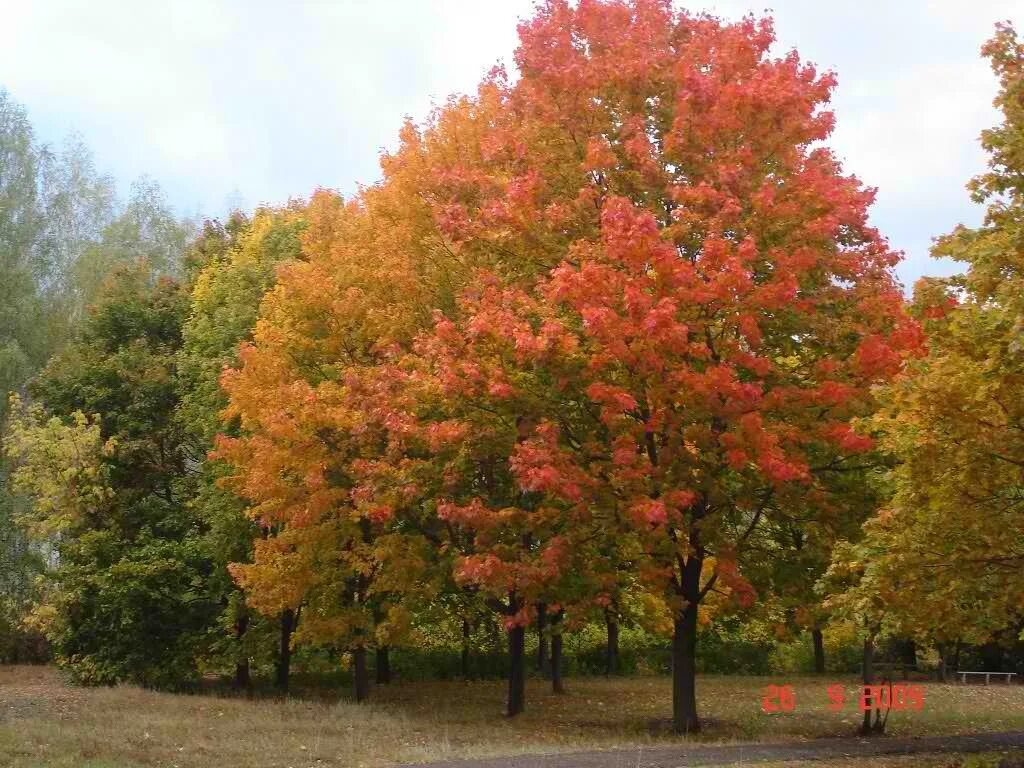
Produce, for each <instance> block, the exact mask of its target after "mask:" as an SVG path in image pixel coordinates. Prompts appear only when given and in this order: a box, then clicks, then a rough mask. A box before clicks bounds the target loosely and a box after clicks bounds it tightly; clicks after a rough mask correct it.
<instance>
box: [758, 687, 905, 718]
mask: <svg viewBox="0 0 1024 768" xmlns="http://www.w3.org/2000/svg"><path fill="white" fill-rule="evenodd" d="M825 693H826V695H827V696H828V708H829V710H830V711H832V712H840V711H842V710H843V709H844V708H845V707H846V706H847V701H848V699H851V698H852V701H853V702H855V703H856V704H857V706H858V708H859V709H860V711H861V712H867V711H870V710H872V709H891V710H893V711H897V712H898V711H900V710H910V711H914V712H920V711H921V710H922V709H924V688H923V687H922V686H920V685H913V684H907V683H887V684H885V685H865V686H861V687H860V689H859V695H857V696H855V697H848V696H847V692H846V687H845V686H843V685H841V684H839V683H835V684H833V685H830V686H828V688H827V689H826V690H825ZM761 711H762V712H765V713H767V714H775V713H779V712H795V711H796V692H795V691H794V690H793V686H792V685H769V686H767V687H766V688H765V689H764V696H763V697H762V698H761Z"/></svg>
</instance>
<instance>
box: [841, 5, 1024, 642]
mask: <svg viewBox="0 0 1024 768" xmlns="http://www.w3.org/2000/svg"><path fill="white" fill-rule="evenodd" d="M983 53H984V54H985V55H986V56H987V57H988V58H989V59H990V61H991V64H992V68H993V70H994V72H995V74H996V75H997V76H998V78H999V81H1000V91H999V94H998V96H997V98H996V101H995V104H996V106H997V107H998V108H999V109H1000V110H1001V111H1002V113H1003V117H1004V120H1003V123H1002V124H1001V125H1000V126H998V127H996V128H993V129H990V130H987V131H985V132H983V134H982V145H983V147H984V148H985V149H986V150H987V151H988V152H989V155H990V160H989V169H988V171H987V172H985V173H983V174H981V175H979V176H978V177H977V178H975V179H974V180H973V181H972V182H971V183H970V184H969V187H968V188H969V189H970V191H971V196H972V198H973V199H974V201H975V202H978V203H985V204H987V212H986V216H985V221H984V223H983V224H982V226H980V227H978V228H976V229H970V228H967V227H963V226H961V227H958V228H957V229H955V230H954V231H953V232H952V233H951V234H949V235H947V236H945V237H942V238H940V239H939V240H938V241H937V242H936V245H935V246H934V248H933V250H932V253H933V255H934V256H936V257H949V258H952V259H955V260H957V261H958V262H961V263H962V264H963V265H964V266H965V267H966V271H965V272H964V273H963V274H961V275H956V276H954V277H951V278H945V279H936V278H928V279H924V280H922V281H921V282H919V283H918V285H917V286H916V289H915V297H914V311H915V313H917V315H918V316H919V317H920V318H921V321H922V323H923V324H924V326H925V328H926V329H927V332H928V354H927V356H926V357H924V358H922V359H920V360H917V361H915V362H914V363H912V364H911V365H910V366H908V367H907V369H906V371H905V372H904V374H903V375H901V376H899V377H898V378H897V379H896V380H895V381H894V382H892V384H891V385H890V386H888V387H886V388H885V390H884V392H883V394H882V395H881V402H882V409H881V411H880V413H879V414H878V416H877V417H876V418H875V419H874V421H873V423H874V426H875V428H876V429H879V430H880V431H881V432H882V434H883V435H884V437H883V439H882V441H881V442H882V447H883V448H885V449H886V450H888V451H890V452H891V453H892V454H893V456H894V457H895V458H896V460H897V462H898V463H897V465H896V466H895V467H894V468H893V470H892V471H891V473H890V474H889V475H888V477H887V478H886V483H887V485H888V490H889V492H890V494H891V499H890V500H889V501H888V503H886V504H884V505H883V506H882V508H881V509H880V511H879V512H878V514H877V515H876V516H874V517H873V518H872V519H871V520H870V521H869V522H868V523H867V524H866V525H865V533H864V537H863V539H862V540H860V541H857V542H854V543H851V544H847V545H845V546H844V547H842V548H840V549H838V550H837V551H836V553H835V556H834V559H833V564H832V572H833V575H834V576H837V577H842V578H845V579H847V580H848V581H849V582H850V588H849V590H848V591H847V592H846V593H845V594H844V595H842V596H840V597H839V598H837V603H839V604H840V605H843V606H844V607H845V608H846V609H847V610H851V609H852V610H856V611H860V612H861V613H862V614H864V615H874V616H875V619H874V623H875V624H876V625H877V626H879V627H880V631H886V630H888V631H890V632H901V633H905V634H910V635H913V636H916V637H918V638H920V639H922V640H926V641H929V642H933V643H935V644H937V645H938V646H939V648H940V649H942V650H947V649H948V648H950V647H951V646H953V645H954V644H955V643H958V642H960V641H964V642H973V643H982V642H986V641H987V640H989V639H990V638H992V637H993V636H995V635H997V634H998V633H999V632H1000V631H1001V630H1003V629H1004V628H1006V627H1007V626H1014V625H1018V626H1019V622H1020V620H1021V614H1020V605H1021V598H1022V596H1024V582H1022V581H1021V579H1020V573H1021V569H1020V566H1021V563H1022V562H1024V552H1022V551H1021V549H1020V541H1021V531H1022V530H1024V516H1022V511H1024V508H1022V503H1024V496H1022V488H1024V439H1022V438H1024V410H1022V403H1024V388H1022V387H1024V344H1022V342H1021V339H1022V331H1024V300H1022V297H1024V272H1022V266H1024V245H1022V243H1024V183H1022V181H1021V179H1022V171H1024V45H1022V44H1021V43H1020V41H1019V40H1018V39H1017V36H1016V33H1015V31H1014V29H1013V28H1012V27H1011V26H1009V25H999V26H998V27H997V30H996V34H995V36H994V37H993V38H992V39H991V40H990V41H989V42H988V43H987V44H986V45H985V46H984V48H983Z"/></svg>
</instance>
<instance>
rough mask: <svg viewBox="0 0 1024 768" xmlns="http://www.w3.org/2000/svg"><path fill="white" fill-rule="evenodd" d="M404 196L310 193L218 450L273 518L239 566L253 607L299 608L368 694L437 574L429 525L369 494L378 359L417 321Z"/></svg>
mask: <svg viewBox="0 0 1024 768" xmlns="http://www.w3.org/2000/svg"><path fill="white" fill-rule="evenodd" d="M404 197H406V196H405V195H404V194H400V195H397V196H396V195H390V196H389V195H381V196H379V199H375V198H374V195H372V194H368V195H367V196H366V197H365V198H364V200H363V201H362V203H349V204H346V203H345V202H344V201H342V199H341V198H339V197H338V196H336V195H334V194H332V193H329V192H319V193H317V194H316V195H314V197H313V199H312V200H311V201H310V204H309V206H308V208H307V210H306V211H305V213H304V220H305V228H304V230H303V232H302V234H301V236H300V240H301V243H302V259H300V260H297V261H293V262H290V263H287V264H285V265H283V266H282V267H280V269H279V272H278V279H277V282H276V285H275V286H274V288H273V289H272V290H271V291H270V292H269V293H268V294H267V296H266V297H265V298H264V300H263V303H262V306H261V309H260V319H259V320H258V322H257V323H256V327H255V331H254V333H253V341H252V342H251V343H248V344H245V345H243V347H242V349H241V353H240V363H241V367H240V368H239V369H238V370H234V371H227V372H226V373H225V375H224V377H223V379H222V383H223V385H224V387H225V390H226V392H227V393H228V396H229V406H228V409H227V411H226V414H227V415H228V416H229V417H230V418H235V417H237V418H238V420H239V427H240V434H239V435H238V436H229V435H221V436H220V437H219V439H218V445H217V450H216V452H215V456H217V457H218V458H221V459H223V460H225V461H226V462H227V464H228V465H229V466H230V467H231V469H230V470H229V472H228V473H227V474H226V476H225V477H224V478H223V479H222V481H223V484H224V485H225V486H226V487H228V488H230V489H232V490H233V491H234V492H236V493H238V494H239V495H240V496H242V497H243V498H245V499H246V500H248V501H249V502H250V505H249V507H248V508H247V510H246V512H247V514H248V515H249V516H250V517H251V518H252V519H253V520H254V521H256V523H257V524H258V525H259V526H260V528H261V529H262V531H263V536H262V537H261V538H259V539H258V540H256V541H255V543H254V545H253V553H252V562H249V563H245V562H240V563H236V564H234V565H233V566H231V570H232V573H233V575H234V576H235V578H236V579H237V581H238V582H239V583H240V584H241V585H242V587H243V588H244V589H245V590H246V592H247V596H248V602H249V604H250V605H252V606H253V607H254V608H256V609H257V610H260V611H263V612H265V613H279V612H281V611H283V610H287V611H292V612H293V613H294V614H295V615H296V616H298V615H301V621H300V623H299V626H298V629H297V631H296V637H295V639H296V642H300V643H307V644H310V645H320V646H325V647H328V648H332V649H336V650H341V651H345V652H349V653H350V654H351V656H352V662H353V669H354V675H353V682H354V686H355V695H356V699H357V700H360V701H361V700H363V699H365V698H366V696H367V694H368V680H367V666H366V654H367V651H368V650H369V649H376V651H377V653H378V674H380V672H381V671H382V665H386V664H387V648H388V647H389V646H391V645H393V644H394V643H396V642H398V641H400V640H401V639H402V638H403V636H404V635H405V634H406V633H407V632H408V629H409V623H410V621H409V610H408V609H407V607H406V602H407V601H408V599H410V596H412V595H423V594H424V593H425V591H426V592H429V590H430V588H431V583H432V582H431V579H429V578H425V577H424V571H425V568H426V563H427V562H428V561H429V560H430V559H431V554H430V552H429V548H428V547H427V542H426V540H425V539H424V537H423V536H422V535H420V534H419V533H417V531H416V530H415V529H412V530H399V529H396V528H395V526H394V525H393V523H392V515H391V510H390V509H388V508H387V507H386V506H385V505H381V504H369V503H367V502H365V501H364V500H363V499H362V498H361V497H360V495H359V493H358V492H357V491H358V489H357V476H358V471H359V464H360V462H363V461H367V460H370V459H374V458H377V457H379V455H380V453H381V451H382V450H385V451H386V446H384V447H383V448H382V445H381V433H382V431H383V428H382V427H381V426H380V420H381V418H382V415H381V414H380V412H379V409H378V408H377V405H378V398H379V393H380V388H381V386H384V385H385V384H386V382H384V381H383V380H381V379H380V377H379V376H378V371H377V368H378V361H379V357H380V356H381V355H382V354H384V352H385V350H386V349H387V346H388V344H389V343H390V342H393V341H394V340H400V339H401V338H402V337H403V336H408V331H407V330H406V329H407V328H414V327H415V325H414V322H415V321H414V319H412V318H413V317H414V315H415V304H414V302H413V301H412V300H411V299H412V298H413V297H415V295H416V291H417V289H416V285H417V283H416V280H415V279H414V274H413V273H412V272H411V270H410V268H409V264H411V262H410V261H409V260H408V258H407V257H406V256H405V253H406V248H405V247H404V246H408V244H409V243H408V240H407V237H408V234H407V233H406V232H405V231H404V230H403V228H402V227H401V226H394V225H393V223H392V219H393V217H391V216H389V215H388V211H387V208H388V206H390V205H392V204H394V203H396V202H397V203H398V204H400V205H405V204H404V202H402V198H404ZM392 238H394V239H395V240H397V241H398V243H399V244H400V245H401V246H403V247H399V248H396V242H394V240H392ZM378 259H379V260H378ZM392 309H394V310H395V311H391V310H392Z"/></svg>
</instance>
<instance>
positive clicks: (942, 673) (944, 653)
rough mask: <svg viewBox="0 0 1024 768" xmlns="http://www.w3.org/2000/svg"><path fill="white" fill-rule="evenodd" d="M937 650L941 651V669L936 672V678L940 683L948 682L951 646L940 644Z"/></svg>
mask: <svg viewBox="0 0 1024 768" xmlns="http://www.w3.org/2000/svg"><path fill="white" fill-rule="evenodd" d="M937 650H938V651H939V668H938V669H937V670H936V677H937V678H938V681H939V682H940V683H944V682H946V669H947V664H948V661H947V659H948V658H949V646H947V645H946V644H945V643H939V644H938V648H937Z"/></svg>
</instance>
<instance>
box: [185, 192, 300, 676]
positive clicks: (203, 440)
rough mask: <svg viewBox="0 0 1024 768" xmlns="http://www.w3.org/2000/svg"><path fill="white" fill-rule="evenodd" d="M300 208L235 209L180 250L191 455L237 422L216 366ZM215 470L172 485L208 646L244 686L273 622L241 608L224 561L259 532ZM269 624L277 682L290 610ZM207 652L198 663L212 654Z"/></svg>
mask: <svg viewBox="0 0 1024 768" xmlns="http://www.w3.org/2000/svg"><path fill="white" fill-rule="evenodd" d="M304 208H305V205H304V203H302V202H301V201H292V202H291V203H289V205H288V206H286V207H283V208H280V209H274V208H260V209H257V210H256V212H255V213H254V214H253V215H252V216H251V217H247V216H244V215H242V214H237V213H236V214H235V215H233V216H231V217H230V218H229V220H228V222H227V224H226V225H221V224H220V223H219V222H207V225H206V227H205V230H204V233H203V234H202V235H201V236H200V237H199V238H197V240H196V241H195V242H194V243H193V245H192V246H191V248H190V249H189V251H188V253H187V254H186V263H187V265H188V266H189V267H190V269H191V271H192V273H193V278H192V280H191V296H190V306H189V316H188V318H187V320H186V321H185V323H184V326H183V328H182V347H181V350H180V352H179V355H178V360H177V363H178V365H177V377H176V382H177V387H178V390H179V391H180V403H179V406H178V409H177V412H176V419H177V421H178V422H179V423H180V424H182V426H183V428H184V429H185V432H186V438H187V441H188V443H189V446H190V449H191V454H192V456H193V458H195V459H196V461H197V462H198V461H199V460H200V459H202V457H204V456H205V454H206V453H207V452H208V451H209V450H210V448H211V447H212V445H213V439H214V436H215V435H216V434H217V433H219V432H225V433H228V434H230V433H232V432H233V431H237V430H236V429H235V428H234V425H232V424H228V423H225V422H223V421H222V420H221V416H220V412H221V411H222V410H223V409H224V407H225V405H226V404H227V398H226V396H225V394H224V392H223V391H222V390H221V389H220V386H219V379H220V374H221V371H222V370H223V368H224V367H226V366H230V365H234V364H237V349H238V345H239V343H240V342H241V341H243V340H246V339H248V338H249V337H250V336H251V334H252V331H253V328H254V326H255V324H256V316H257V312H258V309H259V303H260V299H261V298H262V297H263V295H264V293H266V292H267V290H268V289H269V288H270V287H271V286H272V285H273V283H274V280H275V275H276V268H277V266H278V265H279V264H280V263H282V262H285V261H289V260H292V259H295V258H298V257H299V255H300V243H299V234H300V232H301V230H302V228H303V227H304V226H305V222H304V219H303V212H304ZM224 473H225V467H224V466H223V465H222V464H221V463H218V462H211V461H203V462H202V463H201V465H200V466H199V467H198V468H196V469H195V470H194V471H192V472H189V473H187V474H186V475H185V476H184V477H183V478H182V479H181V482H180V493H181V494H182V495H183V497H184V498H187V499H188V504H189V506H190V508H191V509H192V510H194V514H195V516H196V517H197V518H198V519H199V520H200V521H202V525H203V528H204V530H203V536H202V544H203V547H204V549H205V550H206V552H207V553H208V557H209V559H210V562H211V565H212V568H211V574H210V577H209V579H208V585H209V589H210V591H211V593H212V594H213V595H214V596H215V598H216V599H217V601H218V603H221V604H222V605H224V611H223V613H222V615H221V619H220V623H221V625H222V627H223V631H222V633H221V634H219V635H217V636H215V637H216V640H215V641H214V643H213V646H214V648H216V649H219V650H221V655H223V656H226V657H229V658H231V659H232V660H233V662H234V666H235V671H234V684H235V686H236V687H248V686H249V685H250V659H251V658H253V657H255V658H257V659H259V658H260V657H261V656H263V655H265V650H264V649H265V648H266V647H267V646H268V639H269V638H268V635H270V634H271V633H272V631H273V629H274V627H273V626H271V625H270V624H269V623H267V622H263V621H261V617H260V615H259V614H258V613H255V612H253V611H250V610H248V609H247V607H246V605H245V600H244V596H243V594H242V592H241V590H240V589H239V588H238V586H237V585H236V584H235V583H234V581H233V579H232V578H231V576H230V574H229V573H228V571H227V566H228V564H230V563H232V562H238V561H243V562H244V561H245V560H247V559H248V558H249V555H250V552H251V550H252V542H253V540H254V539H256V538H258V536H259V533H258V530H257V528H256V527H255V525H254V524H253V522H252V521H251V520H250V519H249V518H248V517H247V516H246V515H245V511H244V505H243V503H242V501H241V500H240V499H239V498H238V497H236V496H235V495H234V494H231V493H229V492H228V491H226V490H224V489H222V488H220V487H219V486H218V485H217V480H218V478H219V477H221V476H222V475H224ZM277 624H278V626H277V634H278V642H277V645H278V651H277V657H276V659H275V664H276V670H275V671H276V680H275V682H276V684H277V686H278V687H279V688H281V689H284V690H287V688H288V680H289V671H290V663H289V662H290V658H291V649H290V642H291V636H290V633H291V629H292V625H293V624H294V617H292V616H289V615H287V614H285V615H282V616H280V617H278V621H277ZM209 656H210V657H211V658H208V659H207V662H208V663H210V662H212V660H213V657H216V656H217V654H216V653H211V654H209Z"/></svg>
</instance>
